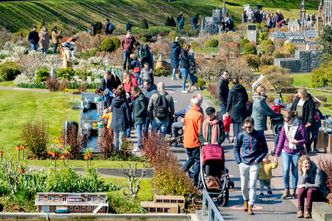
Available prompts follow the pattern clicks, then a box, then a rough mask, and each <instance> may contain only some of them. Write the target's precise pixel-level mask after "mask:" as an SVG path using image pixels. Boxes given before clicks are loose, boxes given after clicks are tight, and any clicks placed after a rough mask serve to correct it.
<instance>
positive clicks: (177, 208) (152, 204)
mask: <svg viewBox="0 0 332 221" xmlns="http://www.w3.org/2000/svg"><path fill="white" fill-rule="evenodd" d="M141 206H142V207H143V208H144V209H145V211H146V212H147V213H181V212H183V210H184V206H185V199H184V197H183V196H160V195H154V200H153V201H145V202H141Z"/></svg>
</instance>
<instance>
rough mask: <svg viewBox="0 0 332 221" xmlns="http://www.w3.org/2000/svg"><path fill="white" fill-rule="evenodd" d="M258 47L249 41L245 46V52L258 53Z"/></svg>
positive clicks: (246, 53)
mask: <svg viewBox="0 0 332 221" xmlns="http://www.w3.org/2000/svg"><path fill="white" fill-rule="evenodd" d="M256 53H257V51H256V48H255V46H254V45H253V44H252V43H250V42H249V43H247V44H245V45H244V47H243V54H245V55H248V54H256Z"/></svg>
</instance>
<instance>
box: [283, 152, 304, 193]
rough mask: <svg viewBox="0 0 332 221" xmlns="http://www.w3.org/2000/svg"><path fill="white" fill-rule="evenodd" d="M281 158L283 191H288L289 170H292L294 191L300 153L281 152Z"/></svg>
mask: <svg viewBox="0 0 332 221" xmlns="http://www.w3.org/2000/svg"><path fill="white" fill-rule="evenodd" d="M281 157H282V167H283V170H284V186H285V189H289V170H290V169H291V170H292V189H293V190H296V187H297V181H298V169H297V167H298V161H299V158H300V153H297V154H290V153H286V152H285V151H282V152H281Z"/></svg>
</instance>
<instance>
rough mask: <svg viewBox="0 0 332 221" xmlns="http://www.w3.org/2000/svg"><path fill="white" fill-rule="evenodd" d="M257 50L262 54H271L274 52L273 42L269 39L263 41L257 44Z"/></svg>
mask: <svg viewBox="0 0 332 221" xmlns="http://www.w3.org/2000/svg"><path fill="white" fill-rule="evenodd" d="M259 48H260V49H261V50H262V51H263V53H264V54H272V53H273V52H274V50H275V47H274V44H273V41H272V40H271V39H269V40H263V41H262V42H261V43H260V44H259Z"/></svg>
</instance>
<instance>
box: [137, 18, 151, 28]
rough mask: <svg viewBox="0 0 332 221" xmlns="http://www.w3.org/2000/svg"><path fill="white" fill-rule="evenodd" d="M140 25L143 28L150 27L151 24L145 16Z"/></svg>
mask: <svg viewBox="0 0 332 221" xmlns="http://www.w3.org/2000/svg"><path fill="white" fill-rule="evenodd" d="M139 27H140V28H141V29H149V24H148V21H147V20H146V19H145V18H143V20H142V21H141V23H140V24H139Z"/></svg>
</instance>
